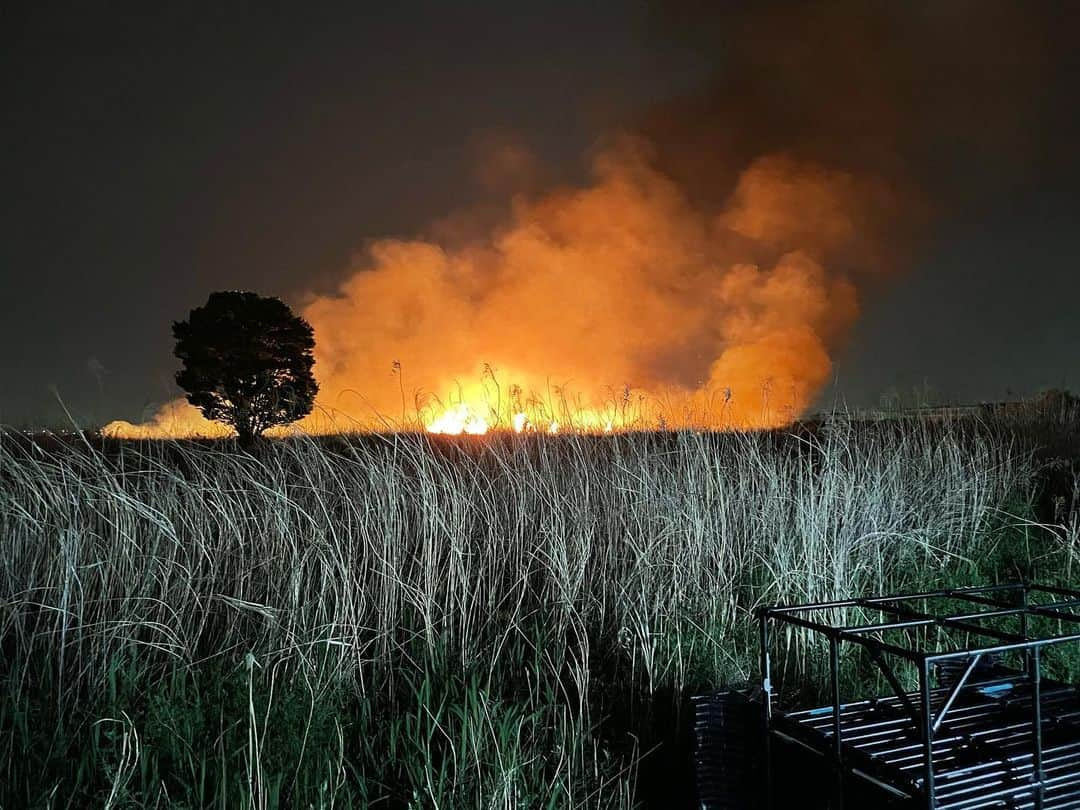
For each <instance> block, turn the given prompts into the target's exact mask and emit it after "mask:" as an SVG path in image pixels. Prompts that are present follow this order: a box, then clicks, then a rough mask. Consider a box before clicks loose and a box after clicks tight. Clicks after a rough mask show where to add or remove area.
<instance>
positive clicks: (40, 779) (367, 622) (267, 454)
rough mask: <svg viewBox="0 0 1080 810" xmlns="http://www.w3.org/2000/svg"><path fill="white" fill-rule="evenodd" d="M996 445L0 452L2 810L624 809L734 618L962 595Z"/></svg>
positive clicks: (714, 673)
mask: <svg viewBox="0 0 1080 810" xmlns="http://www.w3.org/2000/svg"><path fill="white" fill-rule="evenodd" d="M1004 435H1005V434H1003V433H1002V432H1000V431H996V430H990V429H983V428H980V427H978V426H971V425H966V424H965V425H960V424H955V425H954V424H949V423H928V422H918V421H913V422H910V423H902V424H894V423H889V424H879V425H870V424H857V423H846V422H843V421H837V422H832V423H828V424H826V425H824V426H821V427H820V428H818V429H814V430H800V431H798V432H793V433H773V434H769V433H762V434H709V433H698V432H684V433H672V434H644V433H643V434H623V435H613V436H603V437H598V436H579V435H563V436H556V437H548V436H542V437H538V436H513V435H509V436H504V435H495V436H488V437H479V438H461V439H450V438H438V439H435V438H430V437H426V436H423V435H416V434H390V435H385V436H366V437H343V438H334V439H326V438H323V439H318V440H315V439H304V438H297V439H291V440H284V441H272V442H267V443H265V444H264V445H263V446H261V447H259V448H257V450H256V451H255V452H253V453H251V454H248V453H242V452H238V451H237V450H236V449H235V448H234V447H233V446H232V445H230V444H229V443H201V444H200V443H192V442H188V443H184V442H163V443H152V442H146V443H105V444H93V445H92V444H90V443H89V442H78V441H76V442H54V443H44V442H39V441H27V440H24V439H21V438H18V437H14V436H10V435H8V436H0V543H2V544H3V554H2V555H0V646H2V652H3V659H2V661H0V686H2V689H3V691H0V702H2V704H3V707H2V708H0V769H4V768H6V769H7V771H8V773H9V774H10V775H11V776H10V778H9V780H8V781H7V782H6V784H5V787H4V788H3V789H0V803H4V802H6V803H4V805H3V806H5V807H6V806H16V805H17V804H18V803H21V802H25V803H26V804H27V805H36V806H56V807H59V806H75V805H78V804H80V803H84V802H86V801H94V802H97V803H101V804H108V805H109V806H148V805H155V806H166V805H169V804H172V805H177V804H178V803H179V804H186V805H188V806H220V807H227V806H237V804H236V803H237V802H238V801H242V802H243V803H244V804H246V805H247V806H251V807H270V806H287V805H288V806H334V805H338V806H350V805H360V804H364V803H372V802H376V801H380V800H381V801H383V802H385V804H384V805H383V806H401V807H405V806H416V807H429V806H430V807H451V806H452V807H462V806H475V807H519V806H551V807H583V806H589V807H601V806H613V807H614V806H629V805H630V804H631V803H632V801H633V798H634V795H635V791H636V790H638V789H640V787H641V786H640V785H639V784H638V783H637V780H638V778H639V775H640V773H639V769H638V767H637V762H638V758H639V757H640V756H641V755H644V754H646V753H647V751H646V750H645V748H644V746H638V747H637V748H635V746H634V745H633V743H632V740H629V741H628V739H627V738H626V735H625V734H624V735H622V736H620V735H619V734H616V733H614V732H612V731H610V729H611V728H612V724H611V723H610V722H609V721H610V720H611V717H612V715H613V713H617V712H619V711H622V710H623V709H625V707H626V706H632V705H638V704H635V703H634V701H633V700H627V699H624V698H625V696H626V695H629V694H632V695H636V696H638V697H639V698H641V699H642V700H644V701H645V702H646V703H647V701H648V696H649V695H650V694H655V693H657V692H660V691H664V690H669V691H671V690H673V691H676V692H677V691H679V690H683V689H690V688H700V687H704V686H707V685H710V684H720V683H724V682H729V681H732V680H741V679H746V678H748V677H750V676H751V674H752V672H753V668H754V662H755V655H756V648H755V644H754V640H753V634H752V630H751V629H750V627H749V622H748V616H749V613H750V611H752V610H753V608H754V607H755V606H757V605H759V604H762V603H777V602H789V601H803V600H811V599H825V598H832V597H840V596H844V595H848V594H865V593H870V592H881V591H892V590H899V589H903V588H908V587H922V586H924V585H927V584H931V583H940V582H953V581H958V580H965V579H966V578H970V577H975V576H985V575H986V567H985V564H986V560H987V558H988V556H991V555H992V552H993V550H994V549H996V548H997V545H996V544H999V543H1000V542H1001V540H1000V537H999V536H998V535H997V534H995V532H997V531H998V530H999V529H1000V527H1002V526H1003V525H1007V524H1008V523H1009V522H1010V519H1009V518H1008V514H1010V512H1015V511H1016V510H1017V509H1018V508H1020V507H1022V506H1023V504H1024V503H1025V502H1026V499H1028V498H1029V497H1030V494H1031V493H1030V489H1031V486H1032V480H1033V474H1034V470H1033V466H1032V462H1031V459H1030V457H1029V455H1028V454H1027V453H1026V452H1025V451H1024V450H1023V448H1021V447H1019V446H1018V445H1016V444H1015V443H1013V442H1012V441H1010V440H1008V439H1006V438H1004ZM1018 505H1019V506H1018ZM1074 542H1075V539H1074ZM787 653H788V664H787V666H788V667H789V668H791V669H793V670H798V669H799V668H801V667H807V666H812V665H813V662H812V661H811V660H810V657H809V656H807V655H804V654H803V653H804V651H803V650H801V649H800V647H799V640H798V638H795V637H792V638H791V639H790V640H789V647H788V649H787ZM635 699H637V698H635ZM620 707H622V708H620ZM230 712H231V713H232V714H231V715H230V714H229V713H230ZM193 717H197V718H198V720H197V722H196V720H193V719H192V718H193ZM163 752H165V753H163ZM65 761H67V762H76V763H79V765H78V767H77V768H70V767H64V766H62V765H60V764H58V762H65ZM289 802H293V804H291V805H289V804H288V803H289Z"/></svg>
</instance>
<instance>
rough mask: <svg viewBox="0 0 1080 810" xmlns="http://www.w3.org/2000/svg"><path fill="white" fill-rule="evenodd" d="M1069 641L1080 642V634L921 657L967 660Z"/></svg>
mask: <svg viewBox="0 0 1080 810" xmlns="http://www.w3.org/2000/svg"><path fill="white" fill-rule="evenodd" d="M1069 641H1080V633H1070V634H1068V635H1064V636H1050V637H1049V638H1033V639H1028V640H1027V641H1022V642H1018V643H1016V644H998V645H996V646H994V647H980V648H979V649H978V650H955V651H953V652H942V653H928V654H923V655H922V656H921V658H922V660H924V661H929V662H931V663H932V662H935V661H948V660H950V659H954V658H967V657H970V656H972V655H976V654H980V653H981V654H987V653H1004V652H1015V651H1017V650H1026V649H1041V648H1043V647H1050V646H1053V645H1055V644H1064V643H1066V642H1069Z"/></svg>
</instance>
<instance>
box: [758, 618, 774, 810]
mask: <svg viewBox="0 0 1080 810" xmlns="http://www.w3.org/2000/svg"><path fill="white" fill-rule="evenodd" d="M758 622H759V623H760V628H759V630H760V634H761V639H760V640H761V709H762V711H761V722H762V725H763V727H764V732H765V733H764V735H763V740H764V743H765V752H764V756H765V762H764V766H763V767H762V771H763V772H764V774H765V810H772V806H773V791H772V672H771V662H770V660H769V613H768V612H767V611H763V612H762V613H761V614H759V616H758Z"/></svg>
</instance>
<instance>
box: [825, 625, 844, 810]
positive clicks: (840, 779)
mask: <svg viewBox="0 0 1080 810" xmlns="http://www.w3.org/2000/svg"><path fill="white" fill-rule="evenodd" d="M829 676H830V678H831V679H832V700H833V758H834V759H833V767H834V768H835V769H836V774H835V779H836V783H835V788H834V789H835V799H836V807H837V808H839V809H840V810H842V808H843V806H844V749H843V730H842V726H841V724H840V642H839V641H837V640H836V639H835V638H830V639H829Z"/></svg>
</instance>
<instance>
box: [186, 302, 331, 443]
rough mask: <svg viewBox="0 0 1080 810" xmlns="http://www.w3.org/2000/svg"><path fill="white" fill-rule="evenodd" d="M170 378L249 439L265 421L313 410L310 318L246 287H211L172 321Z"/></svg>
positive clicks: (283, 420) (285, 420)
mask: <svg viewBox="0 0 1080 810" xmlns="http://www.w3.org/2000/svg"><path fill="white" fill-rule="evenodd" d="M173 336H174V337H175V338H176V348H175V350H174V353H175V354H176V356H177V357H178V358H179V359H180V361H181V362H182V363H183V367H182V368H181V369H180V371H178V372H177V373H176V383H177V385H179V386H180V387H181V388H182V389H184V391H185V392H187V400H188V402H190V403H191V404H192V405H194V406H195V407H196V408H198V409H199V410H200V411H202V414H203V416H205V417H206V418H207V419H210V420H213V421H216V422H221V423H223V424H226V425H229V426H230V427H232V428H234V429H235V430H236V433H237V435H238V437H239V440H240V443H241V444H243V445H245V446H250V444H251V443H252V441H253V440H254V439H255V438H257V437H259V436H261V435H262V433H263V431H265V430H266V429H267V428H270V427H274V426H276V425H288V424H290V423H292V422H295V421H296V420H297V419H300V418H301V417H303V416H306V415H307V414H309V413H311V408H312V406H313V405H314V403H315V395H316V394H317V393H318V392H319V386H318V384H317V383H316V382H315V377H314V375H313V374H312V373H311V367H312V365H313V364H314V362H315V361H314V358H313V356H312V350H313V349H314V347H315V336H314V333H313V332H312V329H311V325H310V324H308V322H307V321H305V320H304V319H303V318H301V317H300V316H298V315H294V314H293V312H292V310H291V309H289V307H288V305H287V304H285V302H283V301H281V300H280V299H278V298H268V297H264V296H261V295H257V294H255V293H251V292H216V293H211V294H210V298H209V299H208V300H207V302H206V304H204V305H203V306H201V307H196V308H195V309H193V310H192V311H191V314H190V315H189V316H188V319H187V320H186V321H178V322H177V323H174V324H173Z"/></svg>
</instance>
